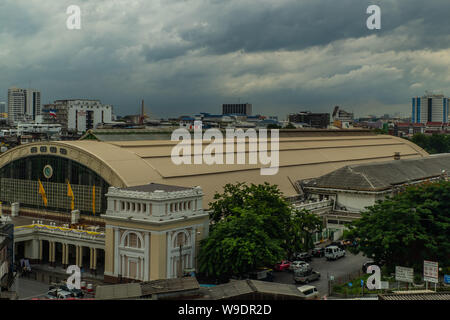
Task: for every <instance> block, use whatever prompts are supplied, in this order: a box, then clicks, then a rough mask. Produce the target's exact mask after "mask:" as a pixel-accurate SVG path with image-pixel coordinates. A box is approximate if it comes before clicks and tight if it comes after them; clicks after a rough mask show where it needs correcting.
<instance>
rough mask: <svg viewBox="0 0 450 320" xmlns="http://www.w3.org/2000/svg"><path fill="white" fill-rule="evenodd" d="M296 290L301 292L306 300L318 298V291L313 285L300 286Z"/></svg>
mask: <svg viewBox="0 0 450 320" xmlns="http://www.w3.org/2000/svg"><path fill="white" fill-rule="evenodd" d="M297 290H298V291H300V292H301V293H303V294H304V295H305V298H306V299H307V300H310V299H318V298H320V296H319V291H317V288H316V287H314V286H301V287H298V288H297Z"/></svg>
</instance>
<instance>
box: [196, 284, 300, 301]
mask: <svg viewBox="0 0 450 320" xmlns="http://www.w3.org/2000/svg"><path fill="white" fill-rule="evenodd" d="M205 292H206V295H207V296H206V297H205V298H206V299H212V300H221V299H231V298H239V297H240V296H242V295H247V294H252V293H260V294H266V295H269V296H270V295H273V296H284V297H291V298H293V299H305V295H304V294H302V293H301V292H300V291H299V290H297V286H295V285H291V284H282V283H275V282H267V281H258V280H235V281H230V282H229V283H226V284H221V285H218V286H215V287H212V288H209V289H207V290H205Z"/></svg>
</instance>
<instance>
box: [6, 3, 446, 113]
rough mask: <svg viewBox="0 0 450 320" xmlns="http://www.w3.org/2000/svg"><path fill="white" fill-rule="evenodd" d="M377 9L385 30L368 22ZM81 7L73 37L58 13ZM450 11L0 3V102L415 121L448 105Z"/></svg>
mask: <svg viewBox="0 0 450 320" xmlns="http://www.w3.org/2000/svg"><path fill="white" fill-rule="evenodd" d="M371 4H377V5H379V6H380V8H381V30H369V29H368V28H367V27H366V20H367V18H368V17H369V14H367V13H366V9H367V7H368V6H369V5H371ZM70 5H78V6H79V7H80V8H81V30H68V29H67V27H66V20H67V18H68V15H67V14H66V9H67V7H68V6H70ZM449 13H450V1H448V0H427V1H423V0H383V1H376V0H373V1H366V0H339V1H336V0H160V1H156V0H68V1H67V0H1V1H0V101H6V100H7V89H8V87H11V86H18V87H29V86H30V85H31V87H33V88H37V89H39V90H40V91H41V93H42V103H43V104H44V103H48V102H52V101H53V100H56V99H66V98H89V99H100V100H101V101H102V102H103V103H108V104H112V105H114V108H115V111H116V113H117V114H119V115H124V114H131V113H137V112H138V110H139V105H140V100H141V99H145V102H146V105H147V107H148V109H149V110H150V112H151V115H152V116H153V117H156V118H160V117H171V116H178V115H181V114H183V115H184V114H186V115H189V114H194V113H198V112H202V111H203V112H211V113H220V112H221V105H222V103H237V102H238V101H239V99H240V101H241V102H249V103H252V104H253V110H254V113H261V114H265V115H278V116H279V117H281V118H282V119H284V118H285V116H286V115H287V114H288V113H291V112H296V111H299V110H311V111H316V112H331V111H332V108H333V106H334V105H341V106H342V107H343V108H344V109H347V110H348V111H354V112H355V113H356V114H357V115H358V116H363V115H367V114H377V115H380V114H383V113H391V114H394V113H396V112H399V113H400V114H403V115H409V112H410V109H411V107H410V104H411V97H413V96H416V95H422V94H423V93H424V91H425V90H433V91H435V92H442V93H444V94H446V95H449V94H450V90H449V89H448V87H449V84H450V73H449V69H450V68H449V66H450V48H449V46H450V41H449V40H450V22H449V20H450V19H449V17H450V16H449Z"/></svg>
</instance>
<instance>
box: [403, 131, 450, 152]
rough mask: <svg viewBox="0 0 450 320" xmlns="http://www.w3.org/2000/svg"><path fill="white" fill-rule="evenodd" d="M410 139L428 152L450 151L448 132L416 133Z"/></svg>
mask: <svg viewBox="0 0 450 320" xmlns="http://www.w3.org/2000/svg"><path fill="white" fill-rule="evenodd" d="M411 141H412V142H414V143H415V144H417V145H418V146H419V147H421V148H422V149H424V150H425V151H427V152H428V153H430V154H435V153H448V152H450V135H448V134H439V133H434V134H432V135H425V134H423V133H416V134H415V135H414V136H413V137H412V139H411Z"/></svg>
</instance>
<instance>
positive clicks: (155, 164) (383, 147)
mask: <svg viewBox="0 0 450 320" xmlns="http://www.w3.org/2000/svg"><path fill="white" fill-rule="evenodd" d="M292 134H293V135H294V134H295V130H294V132H292ZM314 134H317V132H314ZM320 134H321V135H323V136H306V137H305V136H301V137H299V136H292V137H284V138H283V137H282V138H280V141H279V150H280V151H279V170H278V173H277V174H276V175H272V176H263V175H261V171H260V169H261V168H262V167H265V166H264V165H262V164H261V163H260V162H259V161H258V164H214V165H208V164H205V163H203V164H192V165H176V164H174V163H173V162H172V159H171V153H172V149H173V147H174V146H176V145H177V144H178V142H177V141H170V140H165V141H162V140H155V141H150V140H145V141H111V142H100V141H95V140H83V141H58V142H39V143H35V144H28V145H24V146H20V147H17V148H14V149H12V150H10V151H9V152H6V153H4V154H2V155H1V156H0V166H4V165H6V164H7V163H8V162H9V161H12V160H14V159H16V158H19V157H23V156H24V155H26V154H28V152H29V149H30V148H31V147H33V146H34V145H36V146H45V145H47V146H57V147H62V148H64V149H68V150H69V153H71V154H72V155H71V156H72V157H73V158H76V159H81V160H83V159H84V162H83V161H81V163H83V164H85V165H87V166H88V167H89V168H92V169H93V170H96V171H97V172H99V174H103V172H105V174H107V176H105V177H104V178H105V180H106V181H114V186H117V187H132V186H138V185H145V184H148V183H150V182H153V183H160V184H166V185H177V186H182V187H192V186H200V187H201V188H202V189H203V192H204V193H205V196H204V202H203V203H204V206H205V207H207V206H208V203H209V202H210V201H212V200H213V197H214V194H215V193H216V192H222V191H223V186H224V185H225V184H227V183H236V182H248V183H254V184H262V183H264V182H267V181H269V182H270V183H271V184H276V185H278V187H279V188H280V190H281V192H283V193H284V195H285V196H292V195H296V194H297V191H296V190H295V188H294V186H293V184H292V182H291V181H298V180H303V179H309V178H315V177H318V176H321V175H324V174H327V173H329V172H331V171H333V170H336V169H338V168H341V167H343V166H346V165H351V164H356V163H368V162H373V161H386V160H390V159H393V157H394V153H395V152H400V154H401V157H402V158H422V157H427V156H428V154H427V153H426V152H425V151H424V150H423V149H421V148H419V147H418V146H416V145H415V144H413V143H411V142H409V141H407V140H405V139H401V138H397V137H393V136H389V135H368V134H367V132H362V133H361V134H359V135H357V134H356V133H354V134H353V135H348V136H346V135H340V134H334V133H330V132H320ZM191 143H192V145H193V144H194V141H192V142H191ZM208 146H209V143H207V142H205V143H204V144H203V148H206V147H208ZM248 147H249V146H248V143H247V144H246V146H245V148H246V162H247V163H248V149H249V148H248ZM268 149H269V150H270V144H269V148H268ZM223 151H224V152H225V151H226V146H224V147H223ZM234 152H235V154H236V153H237V146H236V145H235V148H234ZM216 154H219V153H218V152H217V153H216ZM222 156H223V158H224V160H225V155H224V154H223V155H222Z"/></svg>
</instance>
